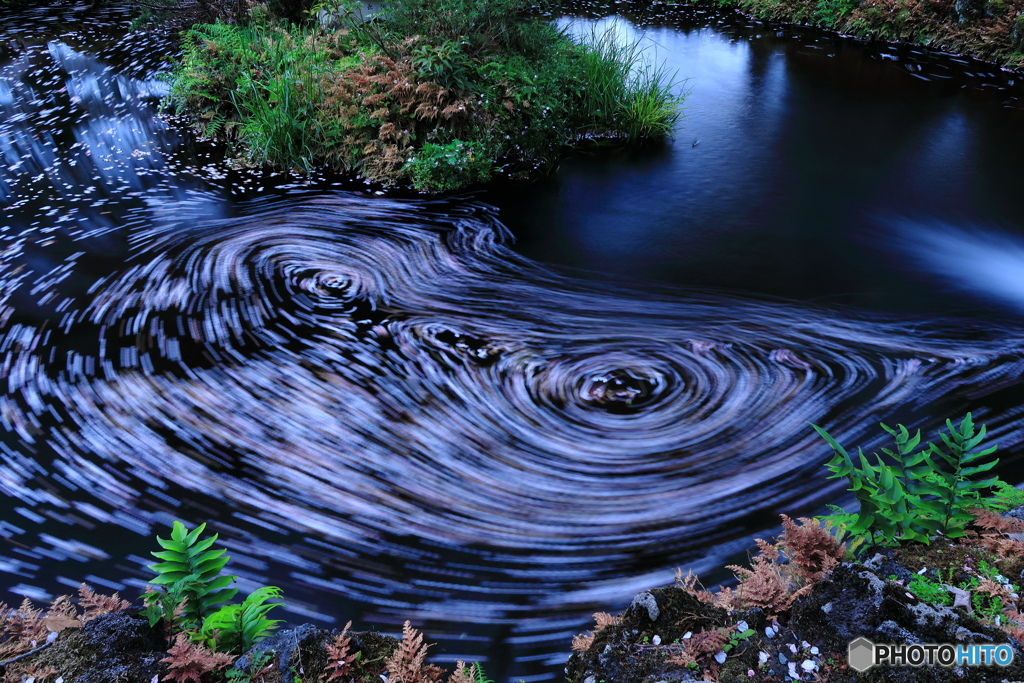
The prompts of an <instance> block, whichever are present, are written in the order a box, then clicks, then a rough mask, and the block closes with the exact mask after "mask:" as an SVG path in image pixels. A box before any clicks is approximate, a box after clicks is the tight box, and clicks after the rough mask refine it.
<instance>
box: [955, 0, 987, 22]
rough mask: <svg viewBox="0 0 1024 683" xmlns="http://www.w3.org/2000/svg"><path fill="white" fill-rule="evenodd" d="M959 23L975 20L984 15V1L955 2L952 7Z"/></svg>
mask: <svg viewBox="0 0 1024 683" xmlns="http://www.w3.org/2000/svg"><path fill="white" fill-rule="evenodd" d="M953 9H954V10H955V11H956V19H957V21H958V22H959V23H961V24H963V23H965V22H968V21H971V20H972V19H977V18H979V17H981V16H982V15H983V14H984V13H985V0H956V2H955V3H954V5H953Z"/></svg>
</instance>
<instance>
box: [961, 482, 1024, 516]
mask: <svg viewBox="0 0 1024 683" xmlns="http://www.w3.org/2000/svg"><path fill="white" fill-rule="evenodd" d="M1019 505H1024V491H1022V490H1020V489H1019V488H1017V487H1016V486H1014V485H1013V484H1009V483H1007V482H1005V481H1003V480H1002V479H996V482H995V484H993V485H992V494H991V495H990V496H988V497H985V498H982V497H980V496H978V498H977V500H974V501H973V505H972V506H971V507H978V508H983V509H985V510H992V511H993V512H1007V511H1008V510H1012V509H1013V508H1015V507H1017V506H1019Z"/></svg>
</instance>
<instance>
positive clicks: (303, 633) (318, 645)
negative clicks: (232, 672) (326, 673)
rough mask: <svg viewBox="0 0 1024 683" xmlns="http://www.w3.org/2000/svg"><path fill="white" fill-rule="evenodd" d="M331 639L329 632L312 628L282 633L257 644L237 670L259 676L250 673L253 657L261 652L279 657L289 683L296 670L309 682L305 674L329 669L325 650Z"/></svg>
mask: <svg viewBox="0 0 1024 683" xmlns="http://www.w3.org/2000/svg"><path fill="white" fill-rule="evenodd" d="M331 639H332V636H331V634H330V633H329V632H327V631H325V630H324V629H322V628H318V627H316V626H313V625H312V624H303V625H302V626H299V627H298V628H294V629H288V630H286V631H279V632H277V633H275V634H274V635H272V636H270V637H268V638H265V639H263V640H261V641H260V642H258V643H256V645H255V646H254V647H253V648H252V649H251V650H249V651H248V652H246V653H245V654H244V655H242V656H241V657H239V658H238V660H237V661H236V662H235V665H234V668H236V669H239V670H241V671H245V672H246V673H250V674H251V673H255V672H254V671H249V668H250V667H251V666H252V660H253V657H254V656H255V655H256V653H257V652H268V653H274V654H276V655H277V668H278V671H280V672H281V675H282V676H284V677H285V680H291V679H292V677H293V674H292V675H290V672H291V669H292V667H294V668H295V671H297V672H299V673H300V674H303V678H305V677H306V676H305V674H307V673H311V672H313V671H323V669H324V668H325V667H326V653H325V648H326V647H327V644H328V643H329V642H331Z"/></svg>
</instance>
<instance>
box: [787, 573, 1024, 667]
mask: <svg viewBox="0 0 1024 683" xmlns="http://www.w3.org/2000/svg"><path fill="white" fill-rule="evenodd" d="M873 559H874V558H873ZM875 566H878V563H875ZM826 608H827V609H826ZM790 615H791V616H790V622H789V625H790V627H791V628H792V629H793V631H794V632H795V633H796V634H797V636H798V637H800V638H802V639H804V640H807V641H808V642H811V643H813V644H815V645H818V646H819V647H820V648H822V649H824V650H828V651H832V652H840V653H841V652H845V651H846V648H847V646H848V644H849V642H850V641H852V640H854V639H856V638H858V637H860V636H863V637H865V638H867V639H868V640H870V641H872V642H875V643H986V642H989V643H990V642H999V643H1004V642H1006V641H1007V637H1006V635H1005V634H1004V633H1003V632H1002V631H999V630H998V629H995V628H993V627H991V626H987V625H985V624H983V623H982V622H980V621H978V619H976V618H975V617H974V616H972V615H970V614H967V612H966V611H965V610H963V609H954V608H951V607H947V606H945V605H930V604H927V603H924V602H920V601H919V600H917V598H915V597H913V596H912V595H908V593H907V591H906V590H905V589H904V588H903V586H900V585H898V584H896V583H894V582H886V581H883V580H882V579H881V578H880V577H879V576H878V575H876V574H875V573H874V572H872V571H871V570H870V569H868V568H867V566H866V565H853V564H849V563H843V564H841V565H839V566H838V567H836V568H835V569H834V570H833V571H832V573H831V575H830V576H828V577H827V578H825V579H822V580H821V581H819V582H818V583H817V584H816V585H815V586H814V588H813V589H812V590H811V592H810V594H809V595H808V596H806V597H804V598H801V599H800V600H798V601H797V602H796V604H794V605H793V607H792V609H791V612H790ZM1014 649H1015V650H1016V647H1015V648H1014ZM1020 658H1021V655H1020V652H1019V651H1017V652H1015V653H1014V662H1013V664H1011V665H1010V667H1008V668H1003V667H971V668H969V669H967V670H966V671H965V672H964V675H965V676H966V677H960V676H958V675H957V674H956V672H955V671H954V670H953V669H951V668H943V667H923V668H917V669H913V668H911V667H877V668H872V669H869V670H868V671H866V672H864V673H861V674H858V675H857V676H858V677H857V678H855V679H846V678H842V677H840V678H837V679H836V683H846V682H847V680H849V681H851V683H852V681H854V680H856V681H857V683H872V682H875V681H878V682H882V681H885V682H887V683H889V682H891V683H903V682H904V681H905V682H906V683H924V682H925V681H935V682H936V683H938V682H940V681H977V682H979V683H980V682H981V681H994V680H1000V679H997V678H994V677H993V676H994V675H996V674H998V675H999V676H1000V677H1003V676H1005V677H1007V678H1009V679H1010V680H1024V664H1022V663H1021V659H1020ZM915 676H916V677H915Z"/></svg>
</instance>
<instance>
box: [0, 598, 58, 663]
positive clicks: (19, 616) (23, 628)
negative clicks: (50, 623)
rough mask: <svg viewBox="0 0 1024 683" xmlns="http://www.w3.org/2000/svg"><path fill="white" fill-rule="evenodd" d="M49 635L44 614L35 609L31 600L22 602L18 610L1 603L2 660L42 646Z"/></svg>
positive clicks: (0, 637)
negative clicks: (44, 621)
mask: <svg viewBox="0 0 1024 683" xmlns="http://www.w3.org/2000/svg"><path fill="white" fill-rule="evenodd" d="M47 635H49V631H48V629H47V628H46V624H45V623H43V612H42V610H38V609H35V608H34V607H33V606H32V601H31V600H29V599H28V598H25V599H24V600H22V602H21V605H20V606H19V607H18V609H11V608H9V607H8V606H7V605H5V604H3V603H0V659H10V658H12V657H17V656H18V655H21V654H24V653H26V652H28V651H29V650H31V649H33V648H35V647H38V646H39V645H42V644H43V643H44V642H45V641H46V636H47Z"/></svg>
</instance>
